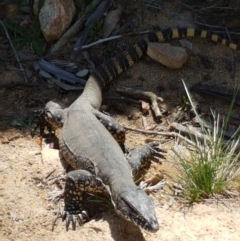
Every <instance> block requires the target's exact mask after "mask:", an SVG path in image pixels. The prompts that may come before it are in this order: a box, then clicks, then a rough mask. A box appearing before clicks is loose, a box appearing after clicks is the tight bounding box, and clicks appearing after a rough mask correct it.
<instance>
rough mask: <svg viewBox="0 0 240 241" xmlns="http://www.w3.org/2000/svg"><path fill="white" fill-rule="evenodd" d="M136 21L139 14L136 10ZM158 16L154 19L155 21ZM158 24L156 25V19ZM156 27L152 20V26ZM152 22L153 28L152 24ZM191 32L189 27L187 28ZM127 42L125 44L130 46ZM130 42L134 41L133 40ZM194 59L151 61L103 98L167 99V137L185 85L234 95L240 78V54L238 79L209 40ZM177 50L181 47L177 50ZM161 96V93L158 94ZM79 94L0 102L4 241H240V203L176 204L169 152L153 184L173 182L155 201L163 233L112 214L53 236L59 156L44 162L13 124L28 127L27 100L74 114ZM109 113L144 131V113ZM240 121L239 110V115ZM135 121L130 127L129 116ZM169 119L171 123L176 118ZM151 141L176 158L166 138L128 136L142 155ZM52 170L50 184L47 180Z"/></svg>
mask: <svg viewBox="0 0 240 241" xmlns="http://www.w3.org/2000/svg"><path fill="white" fill-rule="evenodd" d="M137 10H138V11H136V15H137V14H139V16H141V15H140V13H139V12H141V11H140V9H137ZM151 14H152V15H151ZM152 16H153V17H152ZM150 17H151V19H148V18H150ZM139 20H140V27H142V28H144V27H146V26H147V24H148V23H151V24H153V25H154V24H157V23H160V22H161V24H162V27H166V26H167V27H172V26H179V25H182V26H186V23H184V22H183V21H179V20H174V21H173V19H171V20H169V19H167V17H166V16H165V15H162V14H159V13H158V12H156V11H149V12H148V15H144V18H143V17H139ZM150 20H151V21H150ZM184 24H185V25H184ZM124 41H125V39H124ZM127 41H128V40H126V42H127ZM129 41H132V40H129ZM191 42H192V43H193V51H192V52H191V53H190V60H189V62H188V64H187V65H186V66H185V67H184V68H183V69H181V70H169V69H167V68H165V67H163V66H160V65H159V64H157V63H154V62H153V61H152V60H150V59H149V58H148V57H145V58H143V60H142V61H141V62H140V63H138V64H136V65H134V66H133V67H132V68H131V69H129V70H128V71H127V72H126V73H124V74H123V75H121V76H120V77H119V78H118V80H117V81H115V83H114V84H113V85H112V86H111V88H110V89H108V90H107V91H106V92H105V94H104V96H115V95H116V92H115V89H116V87H117V86H120V85H123V86H130V87H134V88H136V89H142V90H150V91H153V92H154V93H156V94H157V95H160V96H162V97H163V98H164V100H165V102H164V104H163V105H162V107H163V108H164V109H167V110H168V111H169V112H170V113H171V115H170V116H167V117H166V118H163V120H162V123H159V124H157V126H156V127H155V130H166V129H167V122H166V119H168V118H169V119H171V118H172V116H174V114H176V112H177V111H176V106H177V105H178V104H179V98H181V96H182V93H184V92H183V87H182V84H181V79H182V78H183V79H184V80H185V81H186V83H187V85H188V86H192V85H193V84H196V83H199V82H201V83H206V82H210V81H217V82H219V81H220V82H222V84H221V85H220V86H221V87H223V88H232V87H233V86H234V83H235V79H236V80H237V79H239V78H240V64H239V61H238V60H239V54H238V55H237V54H236V53H233V56H234V59H235V78H234V79H232V78H231V77H230V76H231V73H230V72H229V71H228V69H227V67H226V66H227V65H228V63H229V62H231V57H230V56H231V53H230V50H229V49H228V48H227V47H224V46H220V45H213V44H211V43H210V42H208V41H205V40H191ZM171 43H172V44H178V43H177V42H171ZM202 56H204V57H206V58H207V59H208V60H210V62H211V63H212V65H211V67H210V68H209V69H207V68H205V67H204V64H203V62H202ZM9 76H11V74H10V72H9V71H4V72H3V73H1V79H2V81H5V80H6V79H11V78H13V76H14V78H16V75H13V76H11V77H9ZM159 90H161V91H159ZM77 96H78V93H73V92H72V93H68V94H65V95H64V96H63V98H61V99H59V98H58V97H59V95H58V92H57V88H52V89H46V87H45V86H44V84H42V85H41V86H40V87H37V88H34V89H33V88H26V87H17V88H14V89H10V90H6V91H5V92H1V96H0V113H1V116H0V207H1V208H0V238H1V240H3V241H5V240H95V241H104V240H115V241H120V240H126V241H134V240H140V241H141V240H147V241H157V240H191V241H192V240H238V239H239V237H240V229H239V226H240V209H239V208H240V207H239V206H240V202H239V199H238V198H235V199H231V200H227V199H226V200H221V201H219V202H217V201H216V200H209V201H207V202H205V203H200V204H195V205H194V206H192V207H190V208H188V207H187V206H186V204H182V203H181V202H180V201H179V200H175V198H174V196H173V191H171V188H172V184H173V180H175V178H174V169H173V167H172V165H171V161H172V160H173V159H172V156H171V152H170V151H169V153H168V154H167V156H166V157H167V159H166V161H165V162H163V164H162V165H160V164H157V163H153V164H152V166H151V169H150V170H149V174H148V175H149V176H151V175H153V174H156V173H158V174H161V175H164V177H165V178H166V180H167V185H166V187H165V188H164V190H162V191H159V192H157V193H154V194H151V198H152V199H153V201H154V204H155V209H156V213H157V217H158V219H159V222H160V225H161V228H160V230H159V231H158V232H157V233H154V234H153V233H147V232H140V230H139V229H138V228H137V227H135V226H134V225H133V224H131V223H129V222H126V221H124V220H122V219H121V218H119V217H118V216H117V215H116V214H115V213H114V212H113V211H112V210H110V211H108V212H105V213H102V214H99V215H98V216H97V217H96V219H94V220H92V221H90V222H89V223H86V224H85V225H84V226H83V227H81V228H78V229H77V231H75V232H74V231H72V230H70V231H69V232H66V231H65V228H64V223H62V222H61V221H60V220H58V221H57V224H56V226H55V229H54V231H53V232H52V231H51V228H52V221H53V219H54V217H55V215H56V210H57V207H56V206H55V205H54V204H52V203H51V202H49V201H48V200H47V195H48V193H49V192H50V191H52V190H53V189H54V184H53V181H51V177H54V176H56V175H58V173H59V172H60V166H59V162H58V160H57V157H56V153H53V154H52V155H51V153H50V152H51V151H49V150H47V151H46V150H45V149H44V153H45V151H46V155H44V154H43V155H42V153H41V148H40V145H39V139H38V138H37V137H35V138H34V139H32V138H31V136H30V132H29V129H27V126H24V128H23V130H19V129H14V128H12V127H11V126H10V123H11V122H12V121H13V120H19V119H20V120H23V119H24V117H25V116H27V112H28V111H29V110H31V109H32V108H29V107H28V104H29V99H31V98H34V99H38V100H43V101H44V100H45V99H51V100H55V101H57V102H59V103H61V104H63V105H65V106H68V105H69V104H70V103H71V102H72V101H73V99H75V98H77ZM194 98H195V100H196V101H197V102H198V104H199V106H201V108H202V109H203V110H207V109H208V107H209V106H214V107H216V109H217V110H218V111H219V112H222V113H226V109H227V106H228V103H227V101H225V100H220V99H218V98H212V97H210V96H200V95H197V94H194ZM117 107H118V109H122V111H121V112H120V111H119V110H118V111H116V105H114V108H112V109H110V111H109V112H110V113H111V115H112V116H113V117H114V118H116V119H118V121H119V122H120V123H123V124H125V125H127V126H131V127H134V128H143V127H142V120H141V118H138V117H139V116H140V117H141V112H140V110H139V109H138V108H136V107H134V108H132V107H131V108H130V107H126V106H124V105H123V106H121V105H120V107H119V105H118V106H117ZM234 113H235V114H238V113H239V108H237V107H236V108H235V109H234ZM130 114H131V115H132V116H133V117H134V118H133V119H132V120H129V119H128V116H129V115H130ZM170 117H171V118H170ZM146 119H147V122H148V124H149V125H150V126H151V125H153V124H155V123H154V122H153V117H152V115H148V116H146ZM147 138H153V139H158V140H160V141H161V142H162V143H163V146H164V147H165V148H166V149H168V150H170V149H171V147H172V145H173V141H174V140H171V139H166V138H164V137H161V136H145V135H142V134H139V133H133V132H129V131H128V133H127V145H128V146H129V147H136V146H138V145H142V144H143V143H144V141H145V140H146V139H147ZM53 170H55V171H54V172H53V174H52V175H50V178H48V179H46V177H47V176H48V174H49V173H51V172H52V171H53Z"/></svg>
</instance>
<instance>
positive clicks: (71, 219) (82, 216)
mask: <svg viewBox="0 0 240 241" xmlns="http://www.w3.org/2000/svg"><path fill="white" fill-rule="evenodd" d="M89 219H90V218H89V216H88V213H87V212H86V211H82V212H81V213H78V214H70V213H69V212H68V211H64V212H63V215H62V221H63V222H64V221H66V230H67V231H68V228H69V225H70V223H72V229H73V230H76V226H77V222H78V224H79V226H82V225H83V224H84V223H85V222H87V221H89Z"/></svg>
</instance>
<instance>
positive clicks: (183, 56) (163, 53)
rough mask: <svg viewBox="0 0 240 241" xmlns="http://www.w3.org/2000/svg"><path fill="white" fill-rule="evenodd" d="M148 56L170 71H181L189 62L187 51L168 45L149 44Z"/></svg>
mask: <svg viewBox="0 0 240 241" xmlns="http://www.w3.org/2000/svg"><path fill="white" fill-rule="evenodd" d="M147 54H148V56H149V57H151V58H152V59H154V60H156V61H158V62H159V63H161V64H163V65H165V66H167V67H168V68H170V69H180V68H182V66H183V65H184V64H185V63H186V62H187V60H188V54H187V51H186V49H184V48H182V47H175V46H171V45H170V44H166V43H148V49H147Z"/></svg>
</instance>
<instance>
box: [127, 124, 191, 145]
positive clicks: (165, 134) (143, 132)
mask: <svg viewBox="0 0 240 241" xmlns="http://www.w3.org/2000/svg"><path fill="white" fill-rule="evenodd" d="M123 127H124V128H125V129H126V130H130V131H135V132H138V133H142V134H147V135H161V136H168V137H174V138H179V139H180V140H183V141H185V142H186V143H187V144H189V145H192V146H195V143H194V142H193V141H190V140H189V139H188V138H186V137H184V136H182V135H181V134H179V133H176V132H160V131H148V130H142V129H135V128H131V127H127V126H123Z"/></svg>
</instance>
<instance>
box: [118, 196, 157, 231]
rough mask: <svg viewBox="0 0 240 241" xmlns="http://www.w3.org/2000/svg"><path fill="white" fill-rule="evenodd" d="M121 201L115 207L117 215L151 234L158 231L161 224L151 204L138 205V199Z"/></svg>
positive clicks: (123, 199)
mask: <svg viewBox="0 0 240 241" xmlns="http://www.w3.org/2000/svg"><path fill="white" fill-rule="evenodd" d="M119 199H121V200H120V202H118V205H116V206H115V210H116V213H117V214H118V215H119V216H121V217H123V218H124V219H126V220H128V221H131V222H133V223H134V224H135V225H137V226H139V227H140V228H142V229H144V230H147V231H149V232H157V231H158V229H159V224H158V221H157V218H156V217H155V213H154V210H153V209H154V207H153V205H151V203H146V204H143V203H137V202H138V201H137V198H136V199H133V200H131V201H129V200H125V198H119ZM118 201H119V200H118Z"/></svg>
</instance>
